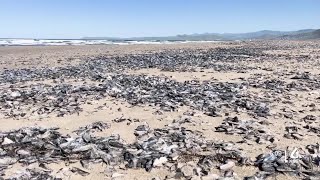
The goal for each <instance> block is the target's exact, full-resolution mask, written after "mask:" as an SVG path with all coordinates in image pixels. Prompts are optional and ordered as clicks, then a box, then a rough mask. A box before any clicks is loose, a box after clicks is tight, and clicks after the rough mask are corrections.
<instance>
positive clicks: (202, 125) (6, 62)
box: [0, 41, 320, 179]
mask: <svg viewBox="0 0 320 180" xmlns="http://www.w3.org/2000/svg"><path fill="white" fill-rule="evenodd" d="M268 43H273V44H275V43H279V46H282V45H287V46H289V47H290V43H295V44H296V46H297V47H299V46H300V45H301V46H302V45H303V43H305V44H307V45H305V46H307V47H304V48H302V49H299V48H295V49H288V50H270V51H267V53H270V54H276V55H278V58H279V61H272V62H263V61H262V62H257V61H253V62H252V63H251V64H247V63H243V62H239V64H238V65H239V66H241V65H246V66H252V67H255V68H256V69H255V70H253V71H250V72H249V73H237V72H217V71H215V70H213V69H197V70H196V71H195V72H165V71H160V70H159V69H155V68H152V69H141V70H137V71H134V70H127V71H126V72H124V73H126V74H146V75H148V76H166V77H169V78H172V79H174V80H176V81H180V82H184V81H190V80H199V81H200V82H202V81H219V82H243V81H245V80H246V79H248V78H257V76H256V75H257V74H261V75H262V76H263V77H264V78H266V79H268V78H278V79H282V80H284V81H288V82H289V81H292V80H291V79H290V77H289V76H286V75H283V76H280V75H279V74H276V73H275V72H282V71H284V70H285V71H286V72H288V71H306V70H308V71H309V72H311V73H312V74H314V75H319V74H320V70H319V65H318V64H317V63H318V62H319V60H320V59H319V55H320V49H319V46H315V44H320V43H319V42H286V41H285V42H266V43H261V45H263V46H268ZM243 44H245V43H239V42H224V43H223V42H222V43H203V44H201V43H195V44H179V45H128V46H114V45H94V46H50V47H31V46H30V47H0V63H1V64H0V68H1V69H15V68H30V67H34V68H39V67H46V66H49V67H55V66H65V65H69V64H75V63H80V62H82V61H85V60H88V59H93V58H96V57H99V56H109V55H110V56H113V55H119V54H131V53H150V52H154V51H163V50H165V49H181V48H182V49H183V48H191V49H206V48H218V47H225V48H228V47H235V46H241V45H243ZM281 55H283V56H290V57H292V59H291V60H288V59H285V60H283V57H282V56H281ZM303 55H310V57H311V58H313V59H314V60H313V61H305V62H304V61H299V59H296V58H297V57H298V58H299V57H301V56H303ZM310 57H309V58H310ZM28 83H31V84H32V83H33V82H28ZM34 83H39V82H34ZM46 83H48V82H46ZM80 83H81V82H80ZM4 86H5V85H2V87H3V88H4ZM246 93H250V94H251V95H252V96H253V97H259V96H261V95H262V94H264V93H271V92H270V91H269V90H267V89H262V88H249V89H247V90H246ZM290 93H291V94H292V96H290V98H291V99H290V101H291V102H293V104H283V103H281V102H280V101H277V100H276V98H277V97H275V96H273V95H271V94H270V100H271V101H273V102H272V103H271V104H272V111H271V114H272V116H270V117H268V121H269V122H270V123H271V124H270V125H269V126H268V129H269V130H270V132H271V134H273V135H275V136H276V138H277V139H278V141H277V142H276V144H277V147H279V148H286V147H287V146H298V147H304V146H306V145H308V144H312V143H317V142H318V141H319V136H317V135H310V134H308V135H306V136H305V139H304V140H303V141H298V140H294V139H286V138H284V137H283V134H284V132H285V130H284V128H285V126H287V125H288V124H298V123H301V122H300V119H301V118H303V117H304V116H305V115H308V114H313V115H315V116H317V117H319V116H320V113H319V110H317V111H313V112H310V107H304V106H303V105H305V104H310V103H315V104H316V105H319V100H317V98H318V97H319V95H320V90H319V89H316V90H313V91H309V92H290ZM279 98H282V99H283V98H284V97H279ZM282 107H286V108H289V109H291V110H296V111H305V113H297V114H296V115H295V116H294V118H293V119H291V120H288V119H285V118H283V117H277V116H276V115H277V113H279V112H281V110H280V109H281V108H282ZM82 108H83V109H84V111H83V112H81V113H80V114H79V115H77V114H74V115H70V116H65V117H54V116H48V117H45V116H44V117H31V118H28V119H19V120H17V119H13V118H5V117H2V118H1V119H0V131H8V130H11V129H18V128H21V127H30V126H41V127H59V128H60V129H61V132H62V133H64V134H72V133H73V131H74V130H76V129H78V128H79V127H81V126H85V125H88V124H90V123H92V122H95V121H103V122H108V123H110V124H111V128H110V129H106V130H105V131H103V132H98V133H96V135H111V134H120V136H121V137H122V138H123V139H124V140H125V141H126V142H133V141H134V140H135V137H134V136H133V132H134V129H135V128H136V127H137V126H138V125H139V124H141V123H143V122H148V124H149V125H150V126H151V127H152V128H161V127H164V126H165V125H166V124H169V123H171V122H172V120H173V119H176V118H178V117H180V116H184V115H183V113H184V112H185V111H187V110H188V109H189V108H188V107H181V108H180V109H179V110H178V111H175V112H164V114H163V115H154V114H153V113H154V112H155V110H157V107H151V106H148V105H145V106H131V105H130V104H128V103H127V102H125V101H124V100H119V99H113V98H106V99H103V100H99V101H95V100H92V101H91V102H90V103H89V104H85V105H82ZM230 113H231V115H230V116H231V117H232V116H235V115H237V116H238V117H240V118H241V119H251V117H250V116H249V115H248V114H246V113H232V112H230ZM119 117H124V118H130V119H139V122H132V123H128V122H127V121H124V122H121V123H115V122H113V121H112V120H113V119H116V118H119ZM192 119H193V120H194V121H196V122H197V124H194V125H192V124H188V125H186V127H187V128H189V129H192V130H200V131H202V132H203V133H204V136H205V137H207V138H208V139H220V140H221V139H222V140H225V141H234V142H235V141H240V140H241V139H242V138H241V136H240V135H236V134H235V135H226V134H224V133H218V132H215V131H214V130H215V127H216V126H219V125H220V124H221V123H222V121H223V119H225V116H222V117H210V116H206V115H204V114H203V113H202V112H200V111H197V114H196V115H195V116H194V117H192ZM267 145H268V144H254V145H251V146H250V145H246V144H241V145H239V147H241V148H243V151H244V152H246V155H248V156H249V157H251V158H252V159H254V158H255V157H256V156H257V155H259V154H261V153H264V152H269V151H270V150H269V149H267V148H266V146H267ZM19 166H21V165H16V166H13V167H12V168H11V169H10V170H9V171H8V174H11V173H15V172H16V171H18V170H19V169H21V168H23V167H19ZM33 166H34V165H33ZM72 166H77V167H78V166H80V165H79V164H78V163H76V164H72ZM49 167H51V168H52V169H54V170H58V169H61V168H62V167H65V165H64V164H63V163H59V164H52V165H50V166H49ZM89 171H90V172H91V173H90V175H88V176H86V177H83V176H80V175H75V174H70V176H69V178H70V179H110V174H108V173H105V171H106V167H105V165H100V164H99V165H94V166H93V167H92V169H91V170H89ZM254 171H256V169H255V168H252V167H237V168H236V169H235V173H236V174H237V176H238V177H244V176H247V175H252V174H253V172H254ZM119 173H123V174H124V176H123V177H120V178H117V179H152V178H155V177H159V178H161V179H162V178H164V177H165V175H167V174H168V172H166V171H164V170H161V169H153V170H152V171H151V172H150V173H149V172H145V171H144V170H143V169H140V170H126V171H120V172H119ZM292 178H293V177H288V176H285V175H283V176H279V177H278V178H277V179H292Z"/></svg>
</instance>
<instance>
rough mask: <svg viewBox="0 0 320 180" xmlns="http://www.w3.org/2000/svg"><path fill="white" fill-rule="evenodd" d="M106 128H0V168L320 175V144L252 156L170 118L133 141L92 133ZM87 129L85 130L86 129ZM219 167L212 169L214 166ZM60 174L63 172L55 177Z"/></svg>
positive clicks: (28, 174) (45, 173)
mask: <svg viewBox="0 0 320 180" xmlns="http://www.w3.org/2000/svg"><path fill="white" fill-rule="evenodd" d="M104 128H108V127H107V126H105V125H104V124H102V123H101V122H95V123H93V124H91V125H88V126H87V128H80V129H79V131H77V132H78V135H77V136H73V137H72V136H70V135H62V134H61V133H59V131H58V130H59V129H57V128H51V129H44V128H40V127H30V128H21V129H18V130H13V131H9V132H3V133H1V134H0V139H1V142H0V143H1V146H0V168H1V169H0V174H1V175H5V169H7V168H9V167H10V166H11V165H13V164H15V163H21V164H23V165H29V164H33V163H38V164H39V167H41V168H40V169H42V171H40V170H39V169H38V170H37V169H28V170H27V171H25V172H23V173H20V174H19V178H16V177H12V178H11V179H23V178H24V177H25V178H38V179H39V178H43V177H46V178H49V177H52V174H51V170H50V169H49V168H46V165H47V164H50V163H57V162H67V163H70V164H71V163H74V162H76V161H80V162H81V165H82V166H83V168H84V169H80V168H70V171H71V172H77V173H79V174H81V175H83V176H86V175H88V174H89V172H87V171H86V170H85V169H86V168H88V167H89V166H90V165H91V164H95V163H105V164H107V165H109V166H113V167H116V166H117V167H119V165H123V167H124V168H143V169H145V170H146V171H151V169H152V168H160V167H163V168H167V169H168V170H169V171H170V172H172V176H171V177H167V178H168V179H169V178H181V177H183V178H186V179H192V178H194V177H216V178H223V177H234V175H233V170H232V169H233V168H234V166H236V165H238V166H256V167H258V168H259V169H260V170H261V172H258V173H257V174H255V175H253V176H252V177H247V178H266V177H268V176H274V175H275V173H289V174H292V175H297V176H301V177H304V178H306V177H320V171H314V170H315V169H316V166H319V165H320V164H319V163H320V146H319V144H315V145H309V146H307V147H306V149H305V150H303V149H297V148H295V149H292V150H290V149H287V150H284V151H282V150H273V151H272V152H270V154H263V155H260V156H258V157H257V159H256V160H251V159H250V158H248V157H246V156H245V154H243V153H242V151H241V149H239V148H237V147H236V146H235V144H234V143H231V142H224V141H220V142H217V141H210V140H208V139H205V138H204V137H203V136H202V135H201V132H197V131H192V130H188V129H185V128H183V127H181V126H179V125H178V124H177V123H173V124H169V125H168V126H166V127H165V128H162V129H150V127H149V126H148V124H147V123H146V124H144V125H140V126H138V127H137V128H136V131H135V133H134V135H135V136H137V140H136V142H134V143H132V144H128V143H126V142H124V141H123V140H122V139H121V137H120V136H119V135H112V136H107V137H96V136H92V135H91V133H90V132H91V131H92V130H95V129H99V130H104ZM84 129H85V130H84ZM214 168H218V169H220V174H213V173H212V172H211V170H212V169H214ZM59 178H63V177H59Z"/></svg>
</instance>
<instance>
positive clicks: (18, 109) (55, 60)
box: [0, 40, 320, 180]
mask: <svg viewBox="0 0 320 180" xmlns="http://www.w3.org/2000/svg"><path fill="white" fill-rule="evenodd" d="M319 68H320V41H289V40H288V41H285V40H277V41H272V40H270V41H243V42H234V41H230V42H228V41H226V42H216V43H185V44H167V45H123V46H121V45H86V46H12V47H0V69H1V73H0V74H1V75H0V92H1V95H0V96H1V97H0V144H1V147H0V154H1V150H7V151H9V150H10V153H9V152H8V154H7V155H0V159H1V158H3V157H7V156H10V157H11V158H15V159H16V161H15V163H9V164H5V163H3V164H2V165H1V163H0V173H2V174H0V175H1V176H2V177H4V178H9V177H13V176H15V175H17V174H19V172H20V173H21V172H24V171H25V170H26V169H39V168H40V169H41V171H44V169H45V172H49V174H50V175H52V176H54V177H59V178H62V179H148V180H149V179H150V180H151V179H156V180H158V179H175V178H176V179H192V180H194V179H215V178H216V177H217V178H219V177H220V178H227V177H228V176H230V179H232V178H233V179H243V178H245V177H251V178H254V176H255V174H256V173H258V172H260V173H262V174H263V175H261V176H265V177H267V178H270V179H272V178H276V179H301V178H302V177H308V176H309V175H307V174H306V173H300V174H299V175H297V174H294V173H292V174H290V173H289V170H288V171H285V170H283V171H284V172H281V171H280V170H278V169H276V170H274V172H272V173H269V174H268V173H265V172H267V171H264V170H261V167H260V165H261V164H260V165H257V164H256V163H255V162H257V161H256V160H257V157H258V156H259V155H260V154H264V155H267V154H269V153H271V152H274V151H276V150H279V151H280V150H281V151H286V150H290V151H292V150H293V149H294V148H300V149H301V154H303V153H302V151H303V152H304V153H309V154H311V155H314V154H316V153H320V152H314V153H312V152H310V151H308V148H306V147H310V148H311V146H310V145H313V146H312V147H314V148H317V147H318V148H319V144H317V143H318V142H319V139H320V121H319V118H320V109H319V105H320V104H319V102H320V100H319V99H320V70H319ZM95 122H101V123H105V124H107V126H106V127H105V128H102V129H100V130H97V129H95V130H90V129H88V130H87V132H89V133H90V136H91V137H110V136H111V137H113V136H114V135H119V137H120V139H121V141H119V142H122V144H124V145H123V146H122V148H121V149H122V151H126V150H127V149H130V148H131V149H132V148H133V147H132V146H133V144H139V143H140V142H146V141H148V138H150V137H154V136H155V135H154V134H157V135H158V134H162V133H163V134H162V135H159V137H161V136H163V137H164V136H165V137H166V138H169V137H171V135H165V132H166V131H168V132H170V133H171V132H174V133H176V134H179V133H182V134H181V135H180V136H181V137H180V138H185V139H184V140H181V142H179V143H177V144H179V145H180V144H183V143H185V144H184V145H183V146H184V148H185V149H186V150H183V149H184V148H181V147H180V148H178V149H177V150H175V151H173V150H172V152H175V153H176V154H177V157H176V158H172V156H171V155H172V154H171V152H170V153H169V155H164V154H163V153H162V155H161V157H165V158H166V159H167V160H166V161H165V162H163V163H162V164H161V163H160V165H155V159H153V160H152V163H153V165H151V166H152V169H150V170H149V169H148V171H147V170H146V167H145V166H143V167H131V166H130V165H129V164H130V162H129V161H127V160H126V159H124V160H123V159H122V160H121V161H120V162H117V163H115V164H113V163H110V164H107V163H105V162H104V161H97V162H90V163H89V165H88V166H83V163H82V161H81V160H83V159H81V157H84V156H85V157H87V154H85V153H86V152H81V153H82V154H80V155H79V154H75V153H74V151H72V152H73V153H74V154H72V158H74V159H72V158H71V156H70V157H68V160H66V159H65V158H60V156H61V155H60V154H59V155H58V154H54V153H53V154H51V155H48V156H50V157H51V158H54V159H53V160H51V161H50V163H49V162H48V163H46V161H49V160H43V162H40V160H39V159H41V158H39V157H37V158H35V159H38V160H35V162H32V163H29V162H28V161H29V160H28V159H27V158H25V157H23V156H22V155H16V154H15V152H17V150H18V149H19V148H18V147H19V146H18V145H17V143H16V142H15V140H14V139H10V137H12V136H11V135H10V133H8V132H10V131H12V132H11V133H13V130H19V129H21V128H22V129H23V128H26V127H29V128H30V127H41V128H48V129H50V128H55V127H57V128H58V129H57V130H55V131H57V132H59V133H60V134H61V137H62V136H68V137H70V138H74V139H76V137H78V136H79V134H77V133H76V131H77V130H78V129H79V128H81V127H86V126H88V125H90V124H92V123H95ZM138 127H140V128H142V129H143V128H144V129H148V130H143V131H145V132H143V133H142V135H141V136H140V135H135V134H137V131H142V130H139V129H138V130H137V128H138ZM180 131H181V132H180ZM184 131H186V132H184ZM155 132H157V133H155ZM178 132H179V133H178ZM189 133H190V134H189ZM22 134H23V133H22ZM138 134H139V132H138ZM185 134H187V135H186V136H183V135H185ZM82 135H83V134H82ZM17 137H18V136H17ZM59 137H60V136H59ZM80 137H81V136H80ZM189 137H190V138H192V139H188V138H189ZM5 138H8V139H10V142H11V141H12V143H9V145H8V144H6V143H5ZM197 138H200V139H201V140H198V139H197ZM163 139H164V140H163V141H164V142H165V143H167V146H169V145H173V144H174V145H175V142H172V141H173V140H170V141H169V140H167V139H165V138H163ZM17 141H18V140H17ZM200 141H201V142H202V144H197V142H200ZM94 142H96V141H94ZM189 142H190V143H191V144H188V143H189ZM204 142H205V143H204ZM209 142H212V143H216V144H215V146H218V145H217V144H218V142H219V143H221V142H223V143H230V144H232V148H233V150H234V149H236V150H235V151H234V152H237V153H238V152H241V155H239V157H238V155H237V156H236V158H234V157H229V156H227V155H225V156H222V155H221V156H222V157H223V160H221V161H214V163H213V164H212V166H210V168H209V170H204V168H203V166H201V163H200V160H201V158H203V157H204V156H205V154H206V153H209V154H210V155H213V154H214V153H213V152H215V153H216V152H218V151H224V152H229V151H227V150H215V151H213V150H212V151H211V150H210V148H211V147H210V146H209V144H210V143H209ZM47 143H48V142H47ZM212 143H211V144H212ZM85 144H86V145H87V144H94V143H93V140H91V141H88V142H85ZM204 144H206V147H204ZM140 145H141V146H142V144H140ZM223 145H224V144H223ZM11 146H12V147H11ZM29 146H31V145H23V147H26V148H29ZM95 146H96V148H97V149H99V148H100V145H95ZM148 146H149V145H148ZM150 146H151V145H150ZM189 146H190V147H189ZM196 146H197V148H194V151H195V152H194V156H191V155H189V156H188V155H185V156H188V157H185V156H184V154H186V153H187V152H191V150H190V151H189V149H192V147H196ZM124 147H125V148H124ZM129 147H130V148H129ZM39 149H41V150H39V152H29V153H30V154H29V155H30V156H37V153H39V154H41V153H42V152H43V153H46V152H47V151H48V152H49V150H46V149H45V148H44V149H43V148H39ZM100 150H101V148H100ZM138 150H139V148H138ZM138 150H137V151H138ZM144 150H145V151H146V152H147V151H148V152H147V153H149V152H152V153H154V151H155V150H150V149H148V150H146V149H144ZM52 151H56V149H54V150H52ZM87 151H89V150H87ZM101 151H104V150H101ZM140 151H142V150H140ZM159 151H160V150H159ZM59 152H60V151H59ZM66 152H67V151H66ZM111 152H112V151H111V150H110V151H109V152H107V151H105V153H106V154H108V153H109V154H110V153H111ZM157 152H158V151H157ZM179 152H181V154H179ZM55 153H56V152H55ZM191 154H192V153H191ZM65 156H68V155H65ZM141 156H142V155H141ZM319 156H320V154H318V157H319ZM117 157H118V156H117ZM120 157H123V155H120V156H119V157H118V158H120ZM243 157H246V158H245V159H247V161H248V163H243V162H240V161H239V158H242V159H243ZM170 158H171V159H170ZM21 159H23V161H22V160H21ZM97 159H99V158H97ZM159 159H160V158H159V157H158V156H157V161H158V160H159ZM86 160H87V159H86ZM30 161H31V160H30ZM231 161H232V162H234V163H235V165H233V166H232V167H231V168H230V169H232V172H231V171H230V172H229V170H230V169H228V170H223V168H222V167H221V165H224V164H228V163H229V162H231ZM40 164H45V167H44V166H42V165H41V167H40ZM173 166H175V167H176V166H177V167H176V168H173ZM185 166H188V167H189V166H190V167H192V168H194V169H192V168H191V170H190V171H191V172H190V173H191V175H187V173H186V172H185V171H184V170H183V168H182V167H185ZM1 167H4V168H1ZM74 167H75V168H80V169H82V170H83V171H85V173H84V172H82V173H81V172H80V171H79V172H77V171H75V170H73V171H72V170H70V169H72V168H74ZM197 168H198V169H200V170H199V171H201V173H197V172H196V173H193V171H196V169H197ZM201 168H202V169H201ZM177 169H178V170H177ZM38 171H40V170H38ZM187 171H188V170H187ZM204 171H206V173H204ZM310 171H317V172H319V167H316V166H314V169H312V170H310ZM179 172H180V175H179V176H178V175H177V174H179ZM181 173H182V175H181ZM227 173H231V175H230V174H229V175H228V174H227ZM226 174H227V175H226ZM256 175H257V174H256ZM256 177H258V175H257V176H256ZM311 177H315V179H317V178H320V175H319V174H318V175H314V176H312V175H311ZM0 179H1V178H0Z"/></svg>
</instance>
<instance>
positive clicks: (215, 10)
mask: <svg viewBox="0 0 320 180" xmlns="http://www.w3.org/2000/svg"><path fill="white" fill-rule="evenodd" d="M307 28H320V0H0V37H30V38H81V37H83V36H108V37H111V36H116V37H133V36H166V35H176V34H191V33H205V32H218V33H223V32H236V33H238V32H251V31H258V30H265V29H268V30H298V29H307Z"/></svg>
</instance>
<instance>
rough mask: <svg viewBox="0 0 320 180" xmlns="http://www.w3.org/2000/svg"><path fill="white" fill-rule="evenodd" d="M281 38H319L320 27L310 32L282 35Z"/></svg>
mask: <svg viewBox="0 0 320 180" xmlns="http://www.w3.org/2000/svg"><path fill="white" fill-rule="evenodd" d="M281 38H283V39H301V40H308V39H320V29H318V30H314V31H311V32H303V33H299V34H294V35H284V36H282V37H281Z"/></svg>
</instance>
